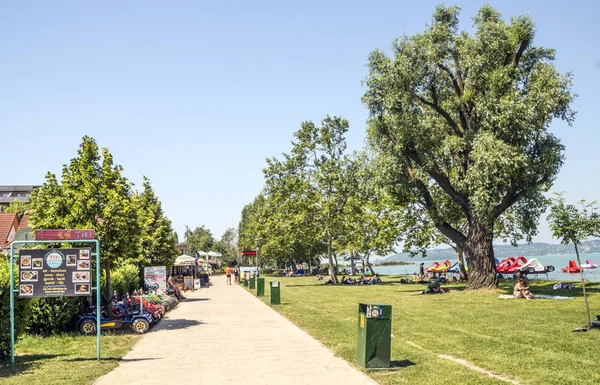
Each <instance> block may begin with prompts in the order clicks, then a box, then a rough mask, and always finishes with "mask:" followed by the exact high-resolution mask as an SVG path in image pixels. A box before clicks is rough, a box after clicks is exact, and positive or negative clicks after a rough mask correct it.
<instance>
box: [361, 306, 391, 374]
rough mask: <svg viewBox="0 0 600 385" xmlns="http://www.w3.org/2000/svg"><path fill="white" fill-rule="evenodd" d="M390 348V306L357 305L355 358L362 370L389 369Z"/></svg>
mask: <svg viewBox="0 0 600 385" xmlns="http://www.w3.org/2000/svg"><path fill="white" fill-rule="evenodd" d="M391 347H392V306H391V305H382V304H372V303H371V304H367V303H359V304H358V344H357V352H356V358H357V360H358V364H359V365H360V366H362V367H363V368H389V367H390V352H391Z"/></svg>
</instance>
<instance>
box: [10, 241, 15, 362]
mask: <svg viewBox="0 0 600 385" xmlns="http://www.w3.org/2000/svg"><path fill="white" fill-rule="evenodd" d="M14 246H15V244H14V242H13V243H12V244H11V245H10V361H11V363H12V364H13V365H14V364H15V299H14V298H13V297H14V295H15V293H14V291H15V280H14V278H15V267H14V250H15V249H14Z"/></svg>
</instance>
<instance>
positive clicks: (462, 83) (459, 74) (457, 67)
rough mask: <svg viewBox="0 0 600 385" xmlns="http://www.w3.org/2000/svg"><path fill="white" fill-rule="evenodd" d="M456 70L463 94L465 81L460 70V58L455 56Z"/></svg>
mask: <svg viewBox="0 0 600 385" xmlns="http://www.w3.org/2000/svg"><path fill="white" fill-rule="evenodd" d="M454 70H455V71H456V78H457V80H458V87H459V88H460V92H461V95H462V93H463V92H465V82H464V80H463V77H462V73H461V72H460V67H459V65H458V59H457V58H454Z"/></svg>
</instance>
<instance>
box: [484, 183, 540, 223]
mask: <svg viewBox="0 0 600 385" xmlns="http://www.w3.org/2000/svg"><path fill="white" fill-rule="evenodd" d="M548 180H549V178H548V176H543V177H542V178H541V179H540V180H538V181H537V182H535V183H534V184H533V185H532V186H528V187H537V186H539V185H541V184H544V183H546V182H548ZM527 190H528V188H523V189H522V190H521V191H517V188H516V187H511V188H510V189H508V192H507V193H506V195H505V196H504V198H502V201H501V202H500V203H498V204H497V205H496V206H494V210H493V215H494V218H498V217H499V216H500V215H502V213H504V212H505V211H506V209H508V208H509V207H510V206H512V205H513V204H515V203H516V202H517V201H518V200H519V199H521V198H522V197H523V195H525V193H526V192H527Z"/></svg>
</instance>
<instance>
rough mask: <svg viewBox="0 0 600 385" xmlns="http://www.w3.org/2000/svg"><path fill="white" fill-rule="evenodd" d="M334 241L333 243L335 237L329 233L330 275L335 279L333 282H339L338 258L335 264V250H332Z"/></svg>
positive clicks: (328, 255)
mask: <svg viewBox="0 0 600 385" xmlns="http://www.w3.org/2000/svg"><path fill="white" fill-rule="evenodd" d="M332 243H333V239H332V237H331V235H328V237H327V257H328V258H329V267H330V269H329V277H330V278H331V280H332V281H333V283H338V278H337V269H338V266H337V260H336V262H335V265H334V264H333V250H332Z"/></svg>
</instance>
